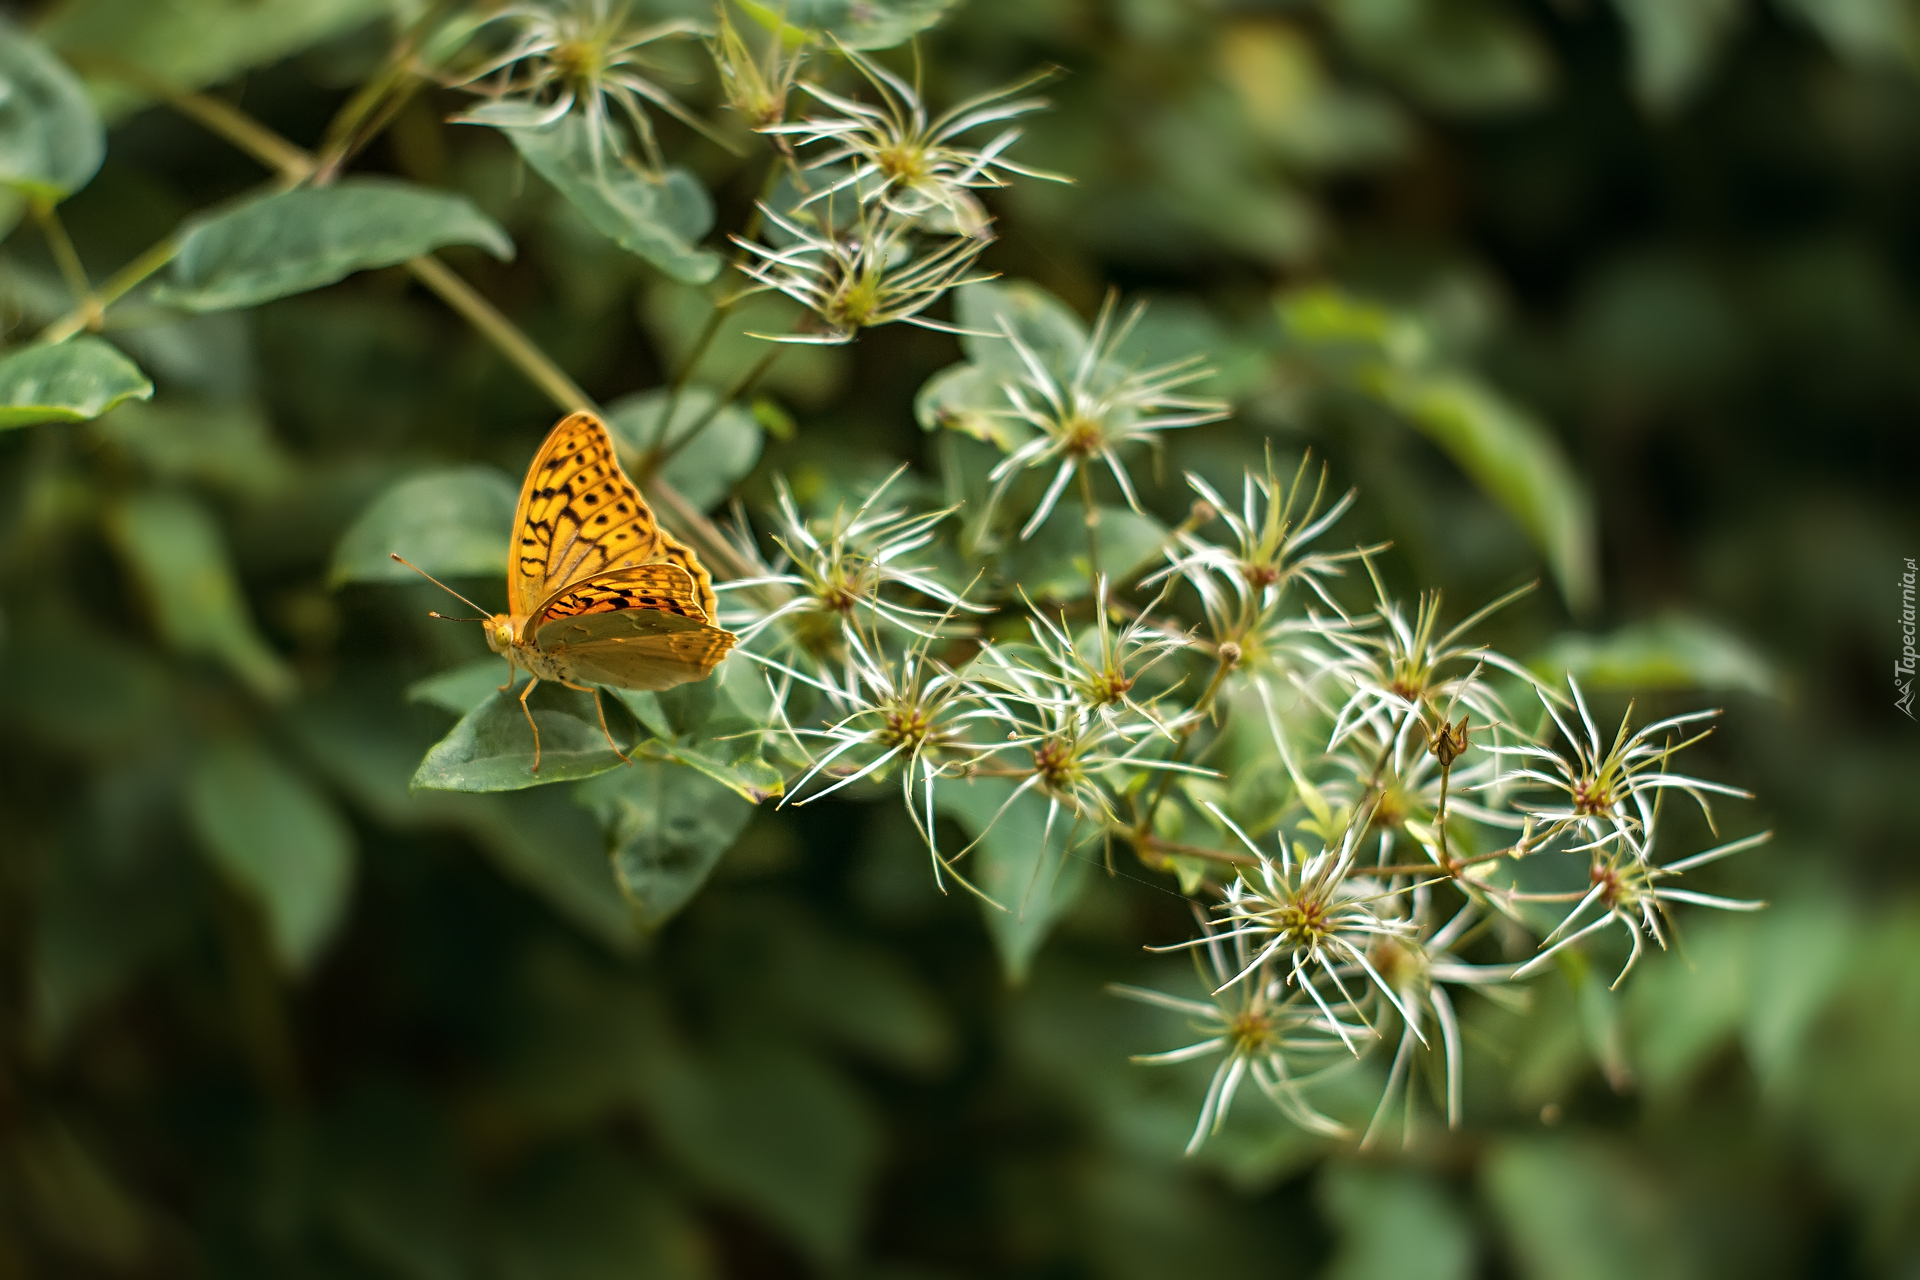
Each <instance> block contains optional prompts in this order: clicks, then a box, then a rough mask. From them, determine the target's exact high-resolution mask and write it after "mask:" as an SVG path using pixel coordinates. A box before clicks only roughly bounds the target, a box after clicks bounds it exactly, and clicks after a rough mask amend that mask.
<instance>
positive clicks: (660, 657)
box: [394, 413, 738, 773]
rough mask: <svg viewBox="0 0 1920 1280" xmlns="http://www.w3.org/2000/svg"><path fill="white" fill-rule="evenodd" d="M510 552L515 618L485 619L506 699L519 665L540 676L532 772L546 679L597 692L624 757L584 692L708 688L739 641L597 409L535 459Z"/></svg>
mask: <svg viewBox="0 0 1920 1280" xmlns="http://www.w3.org/2000/svg"><path fill="white" fill-rule="evenodd" d="M507 554H508V564H507V597H508V612H506V613H496V614H494V615H492V616H491V617H489V618H486V619H484V621H485V623H486V635H487V645H488V647H489V648H491V649H492V650H493V651H494V652H495V653H498V654H501V655H503V656H504V657H505V658H506V660H507V682H506V683H505V684H503V685H501V686H500V688H501V691H502V692H504V691H506V690H508V689H511V688H512V687H513V680H514V675H515V673H516V672H517V671H519V670H521V669H525V671H526V672H527V674H529V675H530V676H532V677H533V679H531V680H529V681H528V682H527V687H526V688H525V689H524V690H523V691H522V692H521V694H520V709H521V711H523V712H525V713H526V717H527V724H528V725H529V726H530V727H531V728H532V729H533V771H534V772H535V773H538V772H539V771H540V727H539V726H538V725H536V724H534V721H533V712H532V711H531V710H530V709H529V708H528V707H527V695H528V694H530V693H532V692H533V688H534V686H535V685H537V684H539V683H540V682H541V681H542V680H552V681H554V682H555V683H556V684H563V685H565V686H566V687H567V688H569V689H577V690H579V691H581V692H582V693H592V694H594V706H595V707H596V708H598V710H599V712H600V730H601V732H602V733H605V734H606V735H607V744H608V745H609V746H611V747H613V750H614V754H616V755H618V756H619V757H620V758H621V759H622V760H625V759H627V756H626V754H625V753H624V752H622V751H621V750H620V747H619V744H618V743H615V742H614V740H613V734H612V732H611V731H610V730H608V728H607V712H606V708H605V707H603V706H601V705H600V697H599V694H598V692H597V691H595V690H593V689H591V688H588V687H587V686H588V685H595V684H597V685H611V686H614V687H616V688H621V689H671V688H672V687H673V686H675V685H678V684H686V683H688V682H690V681H694V680H705V679H706V678H707V677H708V676H710V675H712V674H713V671H714V668H715V667H717V666H719V665H720V660H721V659H722V658H724V657H726V656H727V653H728V651H729V650H731V649H732V648H733V645H734V642H735V640H736V639H738V637H736V636H735V635H734V634H733V633H732V632H731V631H723V630H721V629H720V628H719V627H717V626H715V625H713V619H714V616H715V612H716V610H715V606H714V598H713V579H712V577H711V576H710V575H709V574H708V573H707V570H706V568H705V566H703V565H702V564H701V563H700V560H699V557H697V556H695V555H694V554H693V551H692V549H691V548H689V547H686V546H684V545H682V544H681V543H680V542H679V541H678V540H676V539H675V538H674V536H673V535H672V534H670V533H668V532H667V531H666V530H665V529H662V528H661V527H660V523H659V521H657V520H655V519H654V516H653V512H652V510H651V509H650V508H648V506H647V504H646V502H645V500H643V499H642V498H641V497H640V490H639V489H637V488H636V487H635V486H634V483H633V481H631V480H629V479H627V474H626V472H624V471H622V470H621V469H620V462H619V460H618V459H617V458H615V457H614V451H613V438H612V437H611V436H609V435H608V434H607V428H606V425H605V424H604V423H602V422H601V421H600V419H598V418H596V417H594V416H593V415H592V414H590V413H574V414H569V415H568V416H567V417H565V418H563V419H561V420H560V424H559V425H558V426H556V427H555V428H554V429H553V431H552V433H551V434H550V435H548V436H547V440H546V443H545V444H543V445H541V446H540V451H539V452H538V453H536V454H534V456H533V465H532V466H530V467H528V468H527V479H526V483H525V484H523V485H522V486H521V487H520V505H519V508H518V509H517V510H516V511H515V512H514V517H513V542H512V545H511V546H509V547H508V551H507ZM394 559H395V560H400V557H399V556H397V555H396V556H394ZM400 562H401V563H402V564H406V561H404V560H401V561H400ZM408 567H409V568H412V566H411V565H409V566H408ZM424 576H427V577H429V578H431V575H424ZM433 580H434V581H436V582H437V581H438V579H433ZM440 585H442V586H444V585H445V584H444V583H442V584H440ZM448 590H450V591H451V590H452V588H450V587H449V588H448ZM454 594H456V595H458V594H459V593H458V592H455V593H454ZM460 598H461V599H463V600H465V599H466V597H465V596H461V597H460ZM468 603H469V604H471V603H472V601H468ZM482 612H484V610H483V611H482Z"/></svg>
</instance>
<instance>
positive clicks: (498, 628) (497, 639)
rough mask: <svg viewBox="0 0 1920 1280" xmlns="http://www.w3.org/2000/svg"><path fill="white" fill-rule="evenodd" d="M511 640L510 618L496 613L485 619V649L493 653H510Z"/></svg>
mask: <svg viewBox="0 0 1920 1280" xmlns="http://www.w3.org/2000/svg"><path fill="white" fill-rule="evenodd" d="M513 640H514V635H513V619H512V618H510V617H508V616H507V615H506V614H504V613H496V614H494V615H493V616H492V617H491V618H488V619H487V648H489V649H491V650H493V651H494V652H495V653H510V652H512V650H513Z"/></svg>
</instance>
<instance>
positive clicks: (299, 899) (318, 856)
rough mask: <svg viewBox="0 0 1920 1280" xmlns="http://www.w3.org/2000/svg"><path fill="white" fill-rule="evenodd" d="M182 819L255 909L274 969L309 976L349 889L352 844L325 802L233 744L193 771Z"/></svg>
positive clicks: (251, 748) (213, 750) (266, 757)
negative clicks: (264, 926)
mask: <svg viewBox="0 0 1920 1280" xmlns="http://www.w3.org/2000/svg"><path fill="white" fill-rule="evenodd" d="M187 812H188V813H189V815H191V817H192V819H193V826H194V831H195V832H196V834H198V836H199V837H200V843H201V847H202V848H203V849H204V850H205V851H206V853H207V855H208V856H209V857H211V858H212V859H213V861H214V864H215V865H216V866H218V867H219V868H220V870H221V871H222V872H224V873H225V874H226V875H227V876H229V877H230V878H231V879H232V880H233V882H234V883H235V884H236V885H238V886H239V888H240V889H241V890H242V891H244V892H245V893H247V894H248V895H249V896H250V897H252V898H253V899H254V901H256V902H257V903H258V904H259V906H260V909H261V911H262V913H263V914H264V916H265V918H266V924H267V934H268V937H269V939H270V940H271V941H272V943H273V950H274V955H275V956H276V957H278V959H279V960H280V963H281V964H282V965H284V966H285V967H286V968H287V969H288V970H289V971H290V972H293V973H301V972H304V971H305V970H307V969H308V968H310V967H311V966H312V964H313V961H314V959H315V958H316V957H317V956H318V955H319V953H320V950H321V949H322V948H323V947H324V946H325V945H326V944H327V941H328V939H330V938H331V937H332V936H333V934H334V932H335V931H336V930H337V929H338V928H339V925H340V921H341V919H342V918H343V917H344V915H345V914H346V908H347V899H348V895H349V892H350V890H351V889H352V885H353V834H352V832H351V831H350V830H349V829H348V827H347V824H346V823H345V822H344V821H342V819H341V817H340V815H339V813H338V812H337V811H336V810H335V809H334V807H333V804H332V802H331V801H329V800H328V799H327V798H326V796H324V795H322V794H321V793H320V792H318V791H316V790H314V788H313V786H312V785H311V784H310V783H308V782H307V781H306V780H305V779H304V778H302V777H301V776H300V775H299V774H297V773H294V772H293V771H291V770H290V769H288V768H287V767H286V766H285V765H283V764H281V763H279V762H278V761H277V760H275V759H274V758H273V756H272V755H271V754H270V753H269V752H268V751H267V750H266V749H265V748H264V747H263V746H261V744H260V743H258V742H254V741H250V740H233V741H226V742H221V743H218V744H216V745H214V746H211V747H209V748H208V749H207V750H206V751H205V752H204V753H202V754H201V756H200V757H199V759H197V760H196V761H194V764H193V769H192V773H191V775H190V777H189V780H188V784H187Z"/></svg>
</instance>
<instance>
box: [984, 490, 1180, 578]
mask: <svg viewBox="0 0 1920 1280" xmlns="http://www.w3.org/2000/svg"><path fill="white" fill-rule="evenodd" d="M1096 510H1097V511H1098V513H1099V517H1100V523H1099V525H1098V526H1096V532H1097V535H1098V541H1099V547H1100V572H1101V573H1103V574H1105V575H1106V576H1107V578H1108V579H1109V580H1110V581H1112V582H1114V583H1125V582H1131V581H1132V580H1133V578H1134V576H1135V575H1136V574H1137V573H1139V572H1141V571H1142V570H1144V569H1145V568H1146V567H1147V565H1148V563H1149V562H1150V561H1151V560H1153V558H1154V557H1155V556H1156V555H1158V554H1159V552H1160V550H1161V549H1162V548H1163V547H1164V546H1165V545H1166V541H1167V537H1168V533H1167V527H1166V526H1165V525H1163V524H1161V523H1160V522H1159V521H1158V520H1155V519H1154V518H1153V517H1152V516H1150V515H1145V514H1143V513H1142V512H1138V511H1133V510H1129V509H1128V508H1126V507H1099V508H1096ZM1007 562H1008V563H1007V568H1006V573H1007V576H1008V578H1009V579H1011V580H1012V581H1014V582H1017V583H1019V584H1020V585H1021V586H1022V587H1024V588H1025V589H1026V592H1027V594H1028V595H1029V596H1031V597H1032V598H1033V599H1035V600H1042V599H1045V600H1056V601H1059V600H1078V599H1080V598H1081V597H1082V596H1084V595H1086V594H1087V593H1088V592H1089V591H1091V590H1092V587H1091V586H1090V585H1089V584H1090V583H1091V581H1092V579H1093V576H1094V575H1092V574H1091V573H1089V572H1088V569H1089V565H1090V562H1089V558H1088V548H1087V518H1086V508H1085V507H1083V506H1081V505H1080V504H1079V503H1077V502H1071V501H1067V500H1064V499H1063V500H1062V501H1061V503H1060V505H1059V506H1057V507H1055V508H1054V509H1053V514H1052V515H1050V516H1048V517H1047V522H1046V523H1045V524H1043V525H1041V526H1040V527H1039V528H1038V529H1036V530H1034V533H1033V536H1032V537H1031V538H1029V539H1027V540H1026V541H1025V542H1020V543H1014V544H1012V546H1011V547H1010V548H1009V551H1008V555H1007Z"/></svg>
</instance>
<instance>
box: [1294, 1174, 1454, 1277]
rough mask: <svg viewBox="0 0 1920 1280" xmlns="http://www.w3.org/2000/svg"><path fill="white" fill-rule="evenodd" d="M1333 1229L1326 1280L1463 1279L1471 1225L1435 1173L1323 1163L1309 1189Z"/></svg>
mask: <svg viewBox="0 0 1920 1280" xmlns="http://www.w3.org/2000/svg"><path fill="white" fill-rule="evenodd" d="M1315 1191H1316V1196H1315V1198H1316V1199H1317V1200H1319V1202H1320V1204H1321V1207H1322V1208H1323V1210H1324V1211H1325V1213H1326V1216H1327V1217H1328V1218H1329V1219H1331V1220H1332V1222H1333V1224H1334V1226H1335V1227H1336V1229H1337V1230H1338V1231H1339V1233H1340V1247H1339V1251H1338V1252H1337V1253H1336V1254H1335V1255H1334V1260H1333V1265H1332V1266H1331V1267H1329V1268H1328V1270H1327V1271H1326V1273H1325V1275H1326V1280H1370V1277H1374V1276H1393V1277H1394V1280H1467V1278H1468V1277H1469V1276H1472V1275H1473V1274H1475V1269H1474V1247H1473V1228H1472V1226H1471V1225H1469V1223H1468V1222H1467V1220H1466V1216H1465V1215H1464V1214H1463V1213H1461V1211H1460V1209H1459V1208H1458V1207H1457V1206H1456V1205H1455V1204H1454V1203H1453V1201H1452V1200H1451V1198H1450V1197H1449V1196H1448V1195H1447V1193H1446V1191H1445V1189H1444V1188H1443V1187H1442V1186H1441V1184H1439V1183H1438V1182H1437V1181H1436V1180H1435V1179H1433V1178H1432V1177H1430V1176H1427V1175H1425V1174H1423V1173H1421V1172H1420V1171H1419V1170H1417V1169H1413V1168H1392V1167H1388V1166H1383V1165H1365V1164H1355V1163H1351V1162H1348V1161H1339V1162H1329V1163H1328V1164H1327V1165H1326V1166H1325V1167H1324V1169H1323V1170H1322V1172H1321V1174H1320V1178H1319V1182H1318V1186H1317V1187H1316V1188H1315Z"/></svg>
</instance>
